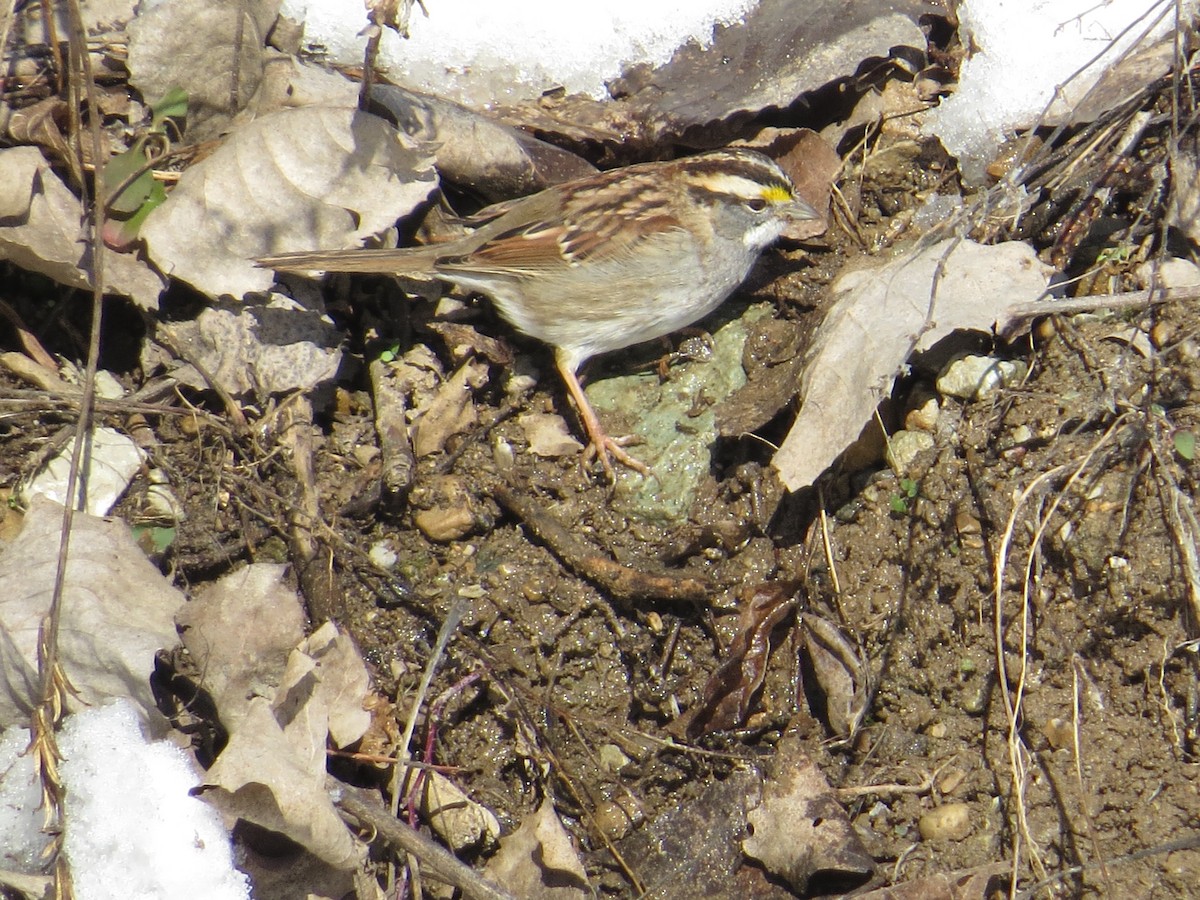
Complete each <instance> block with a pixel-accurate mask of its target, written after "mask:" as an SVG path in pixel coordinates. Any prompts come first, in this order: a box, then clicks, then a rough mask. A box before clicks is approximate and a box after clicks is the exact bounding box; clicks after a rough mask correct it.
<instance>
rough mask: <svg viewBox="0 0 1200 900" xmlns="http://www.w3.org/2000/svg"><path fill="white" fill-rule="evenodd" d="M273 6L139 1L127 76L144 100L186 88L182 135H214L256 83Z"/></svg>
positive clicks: (272, 0)
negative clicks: (186, 109) (235, 50)
mask: <svg viewBox="0 0 1200 900" xmlns="http://www.w3.org/2000/svg"><path fill="white" fill-rule="evenodd" d="M278 12H279V0H206V2H204V3H195V2H193V0H162V2H159V3H155V4H147V3H143V4H142V5H141V10H140V11H139V12H138V14H137V16H136V18H134V20H133V21H132V22H130V23H129V26H128V29H127V30H128V33H129V59H128V61H127V63H126V65H127V66H128V67H129V82H130V84H132V85H133V86H135V87H136V88H137V89H138V90H139V91H141V94H142V96H143V97H145V98H146V100H147V101H148V102H155V101H157V100H159V99H160V98H162V97H164V96H165V95H166V94H167V92H168V91H170V90H172V89H176V88H182V89H184V90H185V91H187V94H188V115H187V131H186V137H187V139H188V141H189V142H192V143H198V142H200V141H205V140H209V139H212V138H216V137H218V136H219V135H220V134H221V133H222V132H223V131H225V129H226V128H228V127H229V124H230V122H231V120H232V119H233V117H234V116H235V115H237V113H238V111H239V110H241V109H242V108H243V107H245V106H246V104H247V102H248V101H249V100H250V98H251V97H252V96H253V95H254V92H255V91H256V90H258V85H259V82H260V81H261V80H262V77H263V64H264V52H263V51H264V45H265V38H266V34H267V31H268V29H270V27H271V23H272V22H274V21H275V16H276V14H277V13H278ZM239 20H240V21H239ZM239 39H240V41H241V43H240V45H239V44H238V40H239ZM235 46H237V47H238V51H237V52H236V53H235V52H234V47H235Z"/></svg>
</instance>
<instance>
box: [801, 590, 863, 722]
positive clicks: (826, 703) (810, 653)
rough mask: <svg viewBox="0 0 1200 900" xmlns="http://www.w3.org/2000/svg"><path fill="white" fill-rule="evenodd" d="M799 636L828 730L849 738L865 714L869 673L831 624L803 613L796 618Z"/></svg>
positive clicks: (848, 642)
mask: <svg viewBox="0 0 1200 900" xmlns="http://www.w3.org/2000/svg"><path fill="white" fill-rule="evenodd" d="M800 634H801V636H802V638H803V640H804V658H805V661H806V662H807V664H808V671H809V672H810V673H811V674H812V676H813V678H814V680H815V681H816V685H815V686H816V687H817V688H818V689H819V690H820V693H821V695H822V700H823V704H822V705H823V707H824V710H823V712H824V717H825V720H826V721H827V722H828V724H829V728H830V730H831V731H832V732H833V733H834V734H835V735H837V736H838V737H846V736H852V735H853V734H854V733H855V732H856V731H858V726H859V725H860V724H861V723H862V718H863V716H864V715H865V714H866V711H867V702H868V699H869V697H870V694H871V690H870V674H871V673H870V670H869V669H868V668H867V666H866V665H865V664H864V663H863V661H862V660H861V659H860V658H859V653H858V650H857V649H856V648H855V647H854V646H853V645H852V644H851V643H850V641H849V640H847V639H846V636H845V635H844V634H842V632H841V629H839V628H838V627H837V626H836V625H834V624H833V623H832V622H830V621H828V620H826V619H822V618H821V617H820V616H814V615H811V614H809V613H805V614H804V615H802V616H801V617H800Z"/></svg>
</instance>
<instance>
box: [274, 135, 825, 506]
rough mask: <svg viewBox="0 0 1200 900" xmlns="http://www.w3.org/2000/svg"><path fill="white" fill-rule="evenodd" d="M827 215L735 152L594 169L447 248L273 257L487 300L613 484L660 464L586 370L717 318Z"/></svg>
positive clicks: (508, 209)
mask: <svg viewBox="0 0 1200 900" xmlns="http://www.w3.org/2000/svg"><path fill="white" fill-rule="evenodd" d="M816 218H819V216H818V213H817V212H816V210H815V209H814V208H813V207H812V206H811V205H810V204H809V203H808V202H806V201H805V200H804V199H803V198H801V197H800V196H799V194H798V193H797V192H796V188H795V185H794V184H793V182H792V180H791V179H790V178H789V177H788V175H787V174H786V173H785V172H784V170H783V169H782V168H781V167H780V166H779V164H778V163H776V162H775V161H774V160H772V159H771V158H770V157H768V156H766V155H765V154H763V153H760V152H758V151H756V150H751V149H747V148H725V149H721V150H712V151H708V152H703V153H697V154H695V155H692V156H684V157H680V158H677V159H672V160H666V161H656V162H647V163H640V164H636V165H631V166H626V167H624V168H618V169H611V170H609V171H605V172H599V173H595V174H589V175H587V176H584V177H582V178H578V179H575V180H572V181H566V182H563V183H561V184H556V185H553V186H551V187H549V188H546V189H545V190H543V191H540V192H539V193H536V194H532V195H530V196H527V197H522V198H518V199H516V200H511V201H506V202H504V203H501V204H496V205H495V206H493V207H489V208H487V209H486V210H484V211H482V213H481V214H480V215H479V216H477V217H475V220H477V221H482V222H483V224H481V225H480V226H479V227H478V228H477V229H476V230H474V231H472V232H470V233H468V234H467V235H465V236H463V237H461V238H458V239H455V240H452V241H448V242H445V243H442V244H431V245H426V246H418V247H408V248H400V249H394V250H387V249H350V250H329V251H306V252H299V253H285V254H280V255H275V256H267V257H263V258H261V259H259V260H258V264H259V265H260V266H263V267H266V268H271V269H274V270H276V271H277V272H314V271H325V272H343V273H364V274H365V273H373V274H390V275H393V276H397V277H401V278H416V279H430V278H433V279H437V280H439V281H442V282H445V283H447V284H449V285H452V286H455V287H458V288H460V289H463V290H466V291H470V292H474V293H478V294H482V295H484V296H486V297H488V298H489V299H490V300H491V302H492V303H493V305H494V306H495V308H496V311H497V312H498V313H499V315H500V317H501V318H502V319H503V320H504V321H506V322H507V323H508V324H509V325H511V326H512V327H513V328H515V329H516V330H517V331H518V332H520V333H522V334H525V335H528V336H529V337H532V338H535V339H536V340H539V341H541V342H542V343H544V344H547V345H549V346H550V347H551V348H552V349H553V352H554V361H555V366H556V368H557V370H558V373H559V375H560V376H561V378H562V380H563V382H564V384H565V385H566V388H567V392H568V394H569V395H570V397H571V399H572V401H573V403H574V405H575V408H576V411H577V412H578V415H579V418H580V421H581V423H582V425H583V428H584V431H585V432H586V433H587V437H588V440H589V442H590V445H589V453H592V452H594V454H595V456H597V457H598V458H599V461H600V464H601V466H602V467H603V469H604V472H605V474H606V475H607V477H608V479H609V481H610V482H614V483H615V479H616V474H615V471H614V469H613V466H612V461H611V460H612V459H616V460H617V461H618V462H620V463H621V464H623V465H625V466H627V467H628V468H630V469H633V470H635V471H637V472H640V473H642V474H643V475H647V474H649V472H650V470H649V468H648V467H647V466H646V465H645V464H644V463H642V462H641V461H640V460H638V459H636V458H635V457H634V456H632V455H631V454H629V453H628V452H627V451H626V450H625V449H624V448H625V445H626V444H627V443H628V440H629V439H628V438H614V437H611V436H609V435H608V434H607V433H606V432H605V430H604V427H603V426H602V425H601V423H600V419H599V417H598V416H597V415H596V412H595V410H594V409H593V408H592V406H591V404H590V403H589V402H588V399H587V397H586V395H585V394H584V391H583V387H582V385H581V383H580V380H579V375H578V372H579V368H580V367H581V366H582V365H583V364H584V363H585V362H586V361H587V360H589V359H591V358H592V357H594V356H597V355H599V354H603V353H608V352H611V351H613V350H620V349H623V348H625V347H629V346H632V345H634V344H639V343H642V342H644V341H650V340H654V339H656V338H660V337H663V336H665V335H668V334H670V333H672V332H674V331H678V330H679V329H681V328H684V327H686V326H689V325H691V324H693V323H694V322H696V321H698V320H700V319H702V318H703V317H704V316H706V315H708V314H709V313H711V312H712V311H713V310H715V309H716V308H717V307H718V306H720V304H721V303H722V302H724V301H725V299H726V298H728V297H729V295H730V294H732V293H733V292H734V291H735V290H736V289H737V288H738V286H739V285H740V284H741V283H742V282H743V281H744V280H745V278H746V276H747V275H748V274H749V272H750V269H751V267H752V266H753V265H754V263H755V261H756V260H757V259H758V257H759V254H760V253H761V252H762V251H763V250H765V249H766V248H767V247H768V246H770V245H771V244H772V243H773V242H774V241H775V240H776V239H777V238H779V237H780V236H781V235H782V233H783V232H784V230H785V229H787V228H788V227H789V225H790V224H792V223H794V222H799V221H804V220H810V219H816Z"/></svg>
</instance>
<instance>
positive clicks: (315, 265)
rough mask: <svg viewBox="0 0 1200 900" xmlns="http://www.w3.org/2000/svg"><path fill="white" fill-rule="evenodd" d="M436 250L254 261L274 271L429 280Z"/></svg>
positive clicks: (340, 253) (286, 256) (346, 252)
mask: <svg viewBox="0 0 1200 900" xmlns="http://www.w3.org/2000/svg"><path fill="white" fill-rule="evenodd" d="M438 256H439V248H437V247H408V248H404V249H400V250H312V251H306V252H303V253H281V254H279V255H278V256H264V257H262V258H261V259H259V260H256V262H257V263H258V265H259V266H261V267H262V268H264V269H274V270H275V271H276V272H357V273H361V274H367V273H371V274H379V275H399V276H406V275H407V276H411V277H414V278H429V277H430V276H431V274H432V269H433V266H434V263H435V262H436V260H437V259H438Z"/></svg>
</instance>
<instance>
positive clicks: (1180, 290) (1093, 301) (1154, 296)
mask: <svg viewBox="0 0 1200 900" xmlns="http://www.w3.org/2000/svg"><path fill="white" fill-rule="evenodd" d="M1197 299H1200V285H1189V286H1187V287H1177V288H1161V287H1160V288H1151V289H1149V290H1145V291H1126V292H1124V293H1120V294H1098V295H1096V296H1093V297H1077V298H1075V299H1072V300H1030V301H1029V302H1027V303H1014V304H1012V305H1011V306H1009V307H1008V308H1007V309H1005V310H1004V312H1003V313H1001V314H1000V316H999V317H998V318H997V319H996V333H997V334H999V335H1000V336H1001V337H1002V338H1005V339H1007V338H1010V337H1012V336H1013V335H1015V334H1016V332H1017V330H1018V327H1019V326H1020V325H1021V324H1023V323H1024V322H1027V321H1028V320H1029V319H1036V318H1037V317H1038V316H1071V315H1075V314H1076V313H1085V312H1097V311H1098V310H1104V309H1110V310H1126V309H1146V308H1148V307H1151V306H1157V305H1158V304H1160V303H1179V302H1182V301H1184V300H1197Z"/></svg>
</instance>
